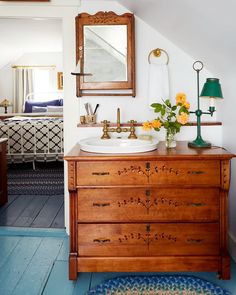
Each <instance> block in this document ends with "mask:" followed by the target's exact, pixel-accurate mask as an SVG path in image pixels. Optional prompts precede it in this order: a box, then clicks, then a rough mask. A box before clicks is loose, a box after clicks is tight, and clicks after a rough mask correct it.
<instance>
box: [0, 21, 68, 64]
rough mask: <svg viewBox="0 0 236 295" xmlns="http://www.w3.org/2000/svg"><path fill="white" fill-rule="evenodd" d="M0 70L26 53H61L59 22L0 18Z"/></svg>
mask: <svg viewBox="0 0 236 295" xmlns="http://www.w3.org/2000/svg"><path fill="white" fill-rule="evenodd" d="M0 36H1V37H0V69H1V68H2V67H3V66H5V65H6V64H8V63H9V62H14V60H15V59H17V58H19V57H20V56H21V55H23V54H24V53H27V52H61V51H62V29H61V20H57V19H53V20H50V19H23V18H19V19H13V18H0Z"/></svg>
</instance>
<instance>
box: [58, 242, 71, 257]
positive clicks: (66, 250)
mask: <svg viewBox="0 0 236 295" xmlns="http://www.w3.org/2000/svg"><path fill="white" fill-rule="evenodd" d="M68 256H69V237H66V238H64V239H63V244H62V246H61V249H60V252H59V254H58V256H57V260H64V261H68Z"/></svg>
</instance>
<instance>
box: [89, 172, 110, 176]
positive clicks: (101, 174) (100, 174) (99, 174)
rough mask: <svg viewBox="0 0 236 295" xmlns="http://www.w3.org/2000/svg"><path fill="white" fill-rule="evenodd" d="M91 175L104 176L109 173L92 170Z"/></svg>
mask: <svg viewBox="0 0 236 295" xmlns="http://www.w3.org/2000/svg"><path fill="white" fill-rule="evenodd" d="M92 175H96V176H104V175H110V172H92Z"/></svg>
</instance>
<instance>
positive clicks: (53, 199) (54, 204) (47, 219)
mask: <svg viewBox="0 0 236 295" xmlns="http://www.w3.org/2000/svg"><path fill="white" fill-rule="evenodd" d="M63 202H64V197H63V196H50V197H49V199H48V200H47V202H46V203H45V204H44V206H43V208H42V210H41V211H40V213H39V215H38V216H37V217H36V218H35V219H34V222H33V223H32V225H31V226H32V227H45V228H48V227H51V224H52V223H53V220H54V219H55V217H56V216H57V213H58V212H59V210H60V208H61V205H62V204H63Z"/></svg>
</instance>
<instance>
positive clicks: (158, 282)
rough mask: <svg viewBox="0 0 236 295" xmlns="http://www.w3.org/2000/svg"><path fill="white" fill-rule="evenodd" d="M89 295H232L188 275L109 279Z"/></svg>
mask: <svg viewBox="0 0 236 295" xmlns="http://www.w3.org/2000/svg"><path fill="white" fill-rule="evenodd" d="M87 295H232V294H231V293H230V292H228V291H226V290H224V289H222V288H221V287H219V286H217V285H215V284H213V283H210V282H208V281H206V280H203V279H200V278H197V277H194V276H187V275H156V276H125V277H117V278H113V279H109V280H107V281H105V282H103V283H101V284H100V285H98V286H96V287H95V288H94V289H93V290H90V291H89V292H88V293H87Z"/></svg>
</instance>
